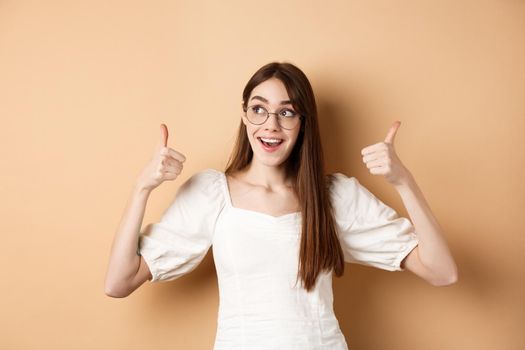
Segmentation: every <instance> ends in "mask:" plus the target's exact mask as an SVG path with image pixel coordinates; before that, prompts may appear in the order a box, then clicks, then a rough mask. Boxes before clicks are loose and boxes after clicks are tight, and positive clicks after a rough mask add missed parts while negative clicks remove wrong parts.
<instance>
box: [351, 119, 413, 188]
mask: <svg viewBox="0 0 525 350" xmlns="http://www.w3.org/2000/svg"><path fill="white" fill-rule="evenodd" d="M400 125H401V122H400V121H395V122H394V123H393V124H392V126H391V127H390V130H389V131H388V134H387V135H386V137H385V140H384V141H382V142H378V143H376V144H373V145H370V146H367V147H365V148H363V149H362V150H361V155H362V156H363V163H365V165H366V167H367V168H368V169H369V171H370V173H371V174H373V175H383V176H384V177H385V178H386V179H387V181H388V182H390V183H391V184H393V185H400V184H402V183H403V182H404V180H405V179H406V177H407V176H408V174H409V172H408V169H407V168H406V167H405V166H404V165H403V163H401V160H400V159H399V157H398V156H397V154H396V151H395V149H394V137H395V136H396V132H397V129H398V128H399V126H400Z"/></svg>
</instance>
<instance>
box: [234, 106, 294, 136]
mask: <svg viewBox="0 0 525 350" xmlns="http://www.w3.org/2000/svg"><path fill="white" fill-rule="evenodd" d="M252 107H259V108H262V109H264V110H265V111H266V119H264V121H263V122H262V123H260V124H256V123H254V122H252V121H251V120H250V118H248V108H252ZM283 109H286V107H283V108H281V109H280V110H279V111H278V112H281V111H282V110H283ZM278 112H277V113H276V112H269V111H268V110H267V109H266V108H265V107H264V106H261V105H251V106H248V107H246V109H245V110H244V116H245V117H246V120H248V121H249V122H250V123H251V124H253V125H263V124H264V123H266V122H267V121H268V118H270V114H275V117H276V118H277V124H279V126H280V127H281V128H283V129H285V130H293V129H295V128H296V127H297V125H300V124H301V121H302V120H303V119H304V117H303V116H302V115H301V114H299V113H297V112H295V111H294V113H296V115H298V116H299V123H298V124H297V125H296V126H294V127H293V128H285V127H284V126H282V125H281V118H282V117H280V116H279V113H278Z"/></svg>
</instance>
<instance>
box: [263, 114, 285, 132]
mask: <svg viewBox="0 0 525 350" xmlns="http://www.w3.org/2000/svg"><path fill="white" fill-rule="evenodd" d="M272 116H273V118H272ZM278 118H279V117H278V116H277V113H268V119H266V121H265V122H264V126H265V128H266V129H271V130H278V129H280V128H281V126H280V125H279V120H278Z"/></svg>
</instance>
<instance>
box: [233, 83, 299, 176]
mask: <svg viewBox="0 0 525 350" xmlns="http://www.w3.org/2000/svg"><path fill="white" fill-rule="evenodd" d="M256 105H259V106H262V107H263V108H264V109H266V110H267V111H268V112H270V113H279V112H280V111H281V110H282V109H289V110H291V111H294V112H296V111H295V109H294V108H293V106H292V104H291V103H289V96H288V92H287V91H286V87H285V86H284V84H283V82H282V81H281V80H279V79H277V78H270V79H268V80H265V81H263V82H262V83H260V84H259V85H257V86H256V87H255V88H254V89H253V90H252V92H251V94H250V97H249V100H248V103H247V107H248V109H250V107H253V106H256ZM297 117H298V116H297ZM242 121H243V123H244V125H246V131H247V136H248V140H249V141H250V144H251V146H252V150H253V155H254V159H257V161H259V162H261V163H263V164H265V165H268V166H278V165H280V164H282V163H284V161H285V160H286V159H287V158H288V156H289V155H290V153H291V152H292V149H293V147H294V145H295V142H296V140H297V137H298V135H299V130H300V128H301V123H302V121H299V123H297V126H296V127H295V128H293V129H290V130H288V129H284V128H282V127H281V126H280V125H279V123H278V121H277V116H276V115H275V114H270V115H269V117H268V119H266V121H265V122H264V123H263V124H260V125H255V124H252V123H250V121H248V119H247V118H246V115H245V114H243V116H242ZM261 137H262V138H265V139H279V140H282V142H281V143H280V144H279V146H278V147H275V148H268V147H266V146H265V145H264V144H263V143H262V141H261V139H260V138H261Z"/></svg>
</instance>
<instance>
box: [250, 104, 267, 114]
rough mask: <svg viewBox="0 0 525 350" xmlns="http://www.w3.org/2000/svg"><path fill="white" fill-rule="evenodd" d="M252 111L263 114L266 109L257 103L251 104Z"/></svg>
mask: <svg viewBox="0 0 525 350" xmlns="http://www.w3.org/2000/svg"><path fill="white" fill-rule="evenodd" d="M252 111H254V112H255V113H257V114H264V113H266V109H264V108H263V107H261V106H259V105H257V106H253V107H252Z"/></svg>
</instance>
